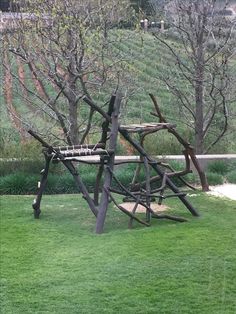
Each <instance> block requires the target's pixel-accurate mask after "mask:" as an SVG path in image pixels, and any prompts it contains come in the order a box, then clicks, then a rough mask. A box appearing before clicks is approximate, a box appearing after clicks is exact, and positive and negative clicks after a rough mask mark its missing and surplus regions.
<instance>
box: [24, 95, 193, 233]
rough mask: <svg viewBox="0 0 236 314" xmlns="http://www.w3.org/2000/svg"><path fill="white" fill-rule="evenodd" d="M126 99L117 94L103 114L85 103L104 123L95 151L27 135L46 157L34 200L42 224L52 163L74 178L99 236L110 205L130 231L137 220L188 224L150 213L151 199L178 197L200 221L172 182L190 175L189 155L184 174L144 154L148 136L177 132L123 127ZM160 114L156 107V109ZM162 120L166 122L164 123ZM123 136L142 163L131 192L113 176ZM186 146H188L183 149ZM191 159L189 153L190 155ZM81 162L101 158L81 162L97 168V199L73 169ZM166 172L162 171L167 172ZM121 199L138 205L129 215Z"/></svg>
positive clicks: (171, 128)
mask: <svg viewBox="0 0 236 314" xmlns="http://www.w3.org/2000/svg"><path fill="white" fill-rule="evenodd" d="M121 99H122V96H121V94H120V93H119V92H117V93H116V94H114V95H113V96H112V97H111V100H110V103H109V107H108V111H107V112H105V111H104V110H103V109H101V108H100V107H98V106H97V105H96V104H95V103H93V102H92V101H91V100H90V99H88V98H86V97H84V99H83V100H84V101H85V102H86V103H87V104H88V105H89V106H91V107H92V108H93V109H94V110H96V111H97V112H99V113H100V114H101V115H102V116H103V118H104V122H103V124H102V134H101V139H100V141H99V142H98V143H96V144H95V145H75V146H66V147H53V146H51V145H49V144H48V143H46V142H45V141H44V140H43V139H41V138H40V137H39V136H38V135H37V134H36V133H35V132H33V131H32V130H29V131H28V132H29V133H30V134H31V135H32V136H34V137H35V138H36V139H37V140H38V141H40V142H41V144H42V145H43V147H44V148H43V153H44V157H45V168H44V170H43V171H42V177H41V181H40V184H39V189H38V193H37V196H36V199H35V200H34V203H33V209H34V216H35V218H39V215H40V212H41V210H40V202H41V198H42V194H43V191H44V189H45V187H46V182H47V176H48V172H49V165H50V162H61V163H63V164H64V166H65V167H66V168H67V169H68V170H69V172H70V173H71V175H72V176H73V178H74V180H75V183H76V185H77V186H78V188H79V190H80V191H81V192H82V194H83V197H84V198H85V199H86V201H87V203H88V205H89V208H90V210H91V211H92V213H93V214H94V215H95V217H96V233H102V232H103V230H104V223H105V218H106V212H107V208H108V204H109V202H110V201H112V202H113V203H114V204H115V205H116V206H117V208H119V209H120V210H121V211H122V212H123V213H125V214H126V215H128V216H129V218H130V221H129V226H131V225H132V222H133V220H136V221H137V222H139V223H141V224H143V225H145V226H149V225H150V221H151V218H157V219H163V218H166V219H171V220H175V221H180V222H182V221H186V219H185V218H182V217H176V216H171V215H167V214H157V213H155V212H154V211H153V210H152V208H151V200H152V199H153V198H155V199H158V203H159V204H161V203H162V201H163V200H164V199H166V198H168V197H178V198H179V199H180V201H182V203H183V204H184V205H185V207H186V208H187V209H188V210H189V211H190V212H191V214H192V215H194V216H198V215H199V214H198V212H197V210H196V209H195V208H194V207H193V206H192V205H191V203H190V202H189V201H188V200H187V198H186V194H185V193H183V192H181V191H179V189H178V188H177V186H176V185H175V184H174V183H173V182H172V180H171V178H172V177H173V176H178V177H181V176H182V175H183V174H186V173H187V172H189V171H190V169H189V151H188V150H187V151H185V158H186V165H187V167H186V170H185V171H182V172H174V171H171V172H170V171H166V170H165V168H166V169H168V168H170V167H168V165H163V164H161V163H160V162H157V161H156V160H155V159H153V158H152V157H150V156H149V155H148V153H147V152H146V151H145V150H144V148H143V145H142V144H143V140H144V138H145V136H146V135H148V134H150V133H153V132H157V131H159V130H162V129H166V130H168V131H169V132H175V131H174V126H173V125H172V124H170V123H167V122H166V121H161V122H157V123H148V124H142V125H128V126H123V125H119V121H118V116H119V110H120V104H121ZM156 108H157V107H156ZM163 119H164V118H162V120H163ZM133 133H139V134H140V138H141V142H137V141H136V140H135V139H134V138H133V137H132V134H133ZM119 134H121V135H122V136H123V137H124V139H125V140H127V141H128V142H129V143H130V145H132V147H134V148H135V149H136V150H137V152H138V154H139V155H140V159H139V160H138V161H137V164H138V168H137V170H136V172H135V175H134V179H133V181H132V183H131V185H130V187H127V186H124V185H122V183H121V182H120V181H119V180H118V178H117V177H116V175H115V173H114V165H115V152H116V143H117V139H118V135H119ZM185 144H186V143H184V145H185ZM187 147H188V145H187ZM190 153H191V152H190ZM81 156H97V160H96V161H91V160H89V159H88V160H87V161H86V160H83V162H85V163H88V164H91V163H96V164H98V172H97V177H96V182H95V187H94V195H93V197H92V196H91V195H90V194H89V192H88V190H87V188H86V186H85V184H84V183H83V181H82V179H81V176H80V174H79V172H78V171H77V169H76V167H75V166H74V162H81ZM140 165H143V166H144V169H145V177H146V179H145V181H144V182H137V180H136V179H137V173H138V171H139V170H138V169H139V167H140ZM163 167H164V170H163ZM150 168H152V169H153V170H154V172H155V173H156V175H155V176H154V177H151V174H150V173H151V171H150ZM157 181H160V186H159V187H158V188H154V189H153V187H152V183H153V182H157ZM112 182H115V183H116V187H114V186H113V185H112ZM166 188H169V190H171V191H172V192H171V193H170V194H167V195H165V190H166ZM117 194H119V195H123V196H124V197H126V198H127V197H128V198H129V199H130V200H132V201H133V202H134V203H135V205H134V207H133V210H132V211H131V212H130V211H128V210H127V209H125V208H124V207H123V206H121V205H120V204H118V202H117V200H116V197H115V196H116V195H117ZM139 204H140V205H142V206H144V207H145V208H146V219H140V217H139V216H138V215H137V214H136V209H137V207H138V205H139Z"/></svg>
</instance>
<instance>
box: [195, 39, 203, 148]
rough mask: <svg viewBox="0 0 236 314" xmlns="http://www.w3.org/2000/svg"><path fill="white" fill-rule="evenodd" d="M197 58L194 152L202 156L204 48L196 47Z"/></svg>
mask: <svg viewBox="0 0 236 314" xmlns="http://www.w3.org/2000/svg"><path fill="white" fill-rule="evenodd" d="M197 54H198V58H197V64H196V68H195V73H196V78H195V80H196V81H195V151H196V154H202V153H203V151H204V115H203V114H204V112H203V110H204V48H203V46H202V45H201V44H199V47H198V52H197Z"/></svg>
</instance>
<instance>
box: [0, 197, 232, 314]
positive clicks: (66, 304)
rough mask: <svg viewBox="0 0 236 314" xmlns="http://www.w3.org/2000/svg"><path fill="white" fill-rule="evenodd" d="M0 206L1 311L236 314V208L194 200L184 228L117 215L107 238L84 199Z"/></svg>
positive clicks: (8, 200)
mask: <svg viewBox="0 0 236 314" xmlns="http://www.w3.org/2000/svg"><path fill="white" fill-rule="evenodd" d="M32 199H33V197H32V196H3V197H1V198H0V201H1V301H2V305H1V309H2V312H1V313H4V314H9V313H14V314H17V313H50V314H51V313H57V314H59V313H61V314H64V313H125V314H126V313H135V314H136V313H142V314H143V313H181V314H182V313H212V314H213V313H214V314H216V313H222V314H225V313H236V231H235V226H236V202H235V201H229V200H222V199H217V198H214V197H209V196H206V195H204V194H201V193H200V194H197V195H196V196H195V197H192V198H191V201H192V202H193V204H194V205H195V206H196V207H197V208H198V209H199V211H200V212H201V217H200V218H194V217H192V216H191V215H190V214H189V213H188V212H187V211H186V210H185V209H184V208H183V207H182V205H181V204H180V203H179V202H178V201H176V200H171V202H169V205H170V206H171V207H172V208H174V211H175V212H176V213H178V214H179V215H181V214H182V213H183V215H184V216H185V217H189V221H188V222H186V223H176V222H172V221H153V223H152V226H151V227H150V228H145V227H143V226H138V225H135V228H134V229H132V230H128V229H127V222H128V219H127V217H126V216H125V215H123V214H122V213H119V212H118V211H116V210H113V209H110V210H109V213H108V219H107V223H106V232H105V233H104V234H103V235H100V236H97V235H95V234H94V232H93V230H94V223H95V219H94V218H93V216H92V214H90V212H89V211H88V209H87V206H86V204H85V201H84V200H82V199H81V197H80V196H76V195H56V196H45V197H44V199H43V202H42V210H43V212H42V215H41V219H40V220H34V219H33V216H32V214H31V213H32V210H31V202H32Z"/></svg>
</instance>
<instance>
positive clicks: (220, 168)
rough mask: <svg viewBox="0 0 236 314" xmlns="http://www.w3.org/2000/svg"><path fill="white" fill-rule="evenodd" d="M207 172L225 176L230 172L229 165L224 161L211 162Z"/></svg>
mask: <svg viewBox="0 0 236 314" xmlns="http://www.w3.org/2000/svg"><path fill="white" fill-rule="evenodd" d="M207 171H209V172H212V173H218V174H221V175H225V174H226V173H227V172H228V171H229V163H227V162H226V161H224V160H216V161H213V162H210V163H209V164H208V166H207Z"/></svg>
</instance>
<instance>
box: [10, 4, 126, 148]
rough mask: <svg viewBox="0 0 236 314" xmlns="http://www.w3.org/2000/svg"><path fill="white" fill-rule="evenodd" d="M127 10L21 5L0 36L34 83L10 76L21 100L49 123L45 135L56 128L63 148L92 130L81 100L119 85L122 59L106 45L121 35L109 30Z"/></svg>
mask: <svg viewBox="0 0 236 314" xmlns="http://www.w3.org/2000/svg"><path fill="white" fill-rule="evenodd" d="M129 7H130V6H129V2H128V1H127V0H118V1H115V0H109V1H105V0H90V1H82V0H81V1H80V0H79V1H75V0H63V1H61V0H47V1H42V0H37V1H36V0H30V1H25V3H24V4H23V5H22V6H21V10H22V12H20V13H18V15H17V16H16V18H15V21H16V22H15V24H16V27H15V32H12V33H10V34H8V35H6V37H5V40H7V41H8V45H9V49H10V51H11V52H12V53H13V54H14V55H16V56H17V58H18V59H19V61H20V62H21V63H23V64H24V65H27V66H28V69H29V72H30V77H31V79H32V80H33V82H34V86H33V87H32V86H31V85H32V84H31V85H30V84H29V81H27V80H20V79H19V77H18V78H17V75H15V78H16V79H18V80H19V82H20V84H21V86H22V87H23V88H24V89H25V90H26V92H27V93H24V97H25V101H27V102H28V103H31V105H33V106H35V107H37V108H39V111H40V112H41V113H42V112H44V115H45V114H46V115H47V117H48V119H49V118H50V119H51V121H54V122H55V123H54V124H53V123H51V124H50V125H51V127H50V132H51V131H52V130H53V127H54V128H58V127H60V128H61V129H62V130H63V132H62V137H63V138H64V140H65V141H66V142H67V143H68V144H78V143H83V142H84V141H85V139H86V136H87V135H88V133H89V131H90V129H91V126H92V119H93V117H94V110H93V108H88V106H87V107H86V106H85V105H84V104H83V101H82V98H83V97H84V96H87V97H88V98H90V99H98V98H99V93H100V90H101V88H105V87H104V86H108V85H109V84H110V90H111V89H112V87H113V88H114V87H115V86H116V85H118V84H119V83H120V71H121V68H122V67H121V63H122V59H121V58H120V56H119V57H117V55H115V53H114V51H112V49H111V45H112V43H113V42H114V41H117V40H118V39H119V40H120V38H117V37H118V36H121V35H120V33H119V32H112V26H113V25H116V24H118V23H119V22H120V21H121V20H123V19H125V18H126V17H127V14H128V10H129ZM110 32H111V33H112V34H111V36H110V35H109V34H110ZM118 69H119V70H118ZM12 73H13V75H14V71H13V72H12ZM19 82H18V83H19ZM111 82H112V83H111ZM26 95H28V96H26ZM26 98H27V99H26ZM83 106H84V107H83ZM41 130H42V128H41ZM57 135H58V132H57Z"/></svg>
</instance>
